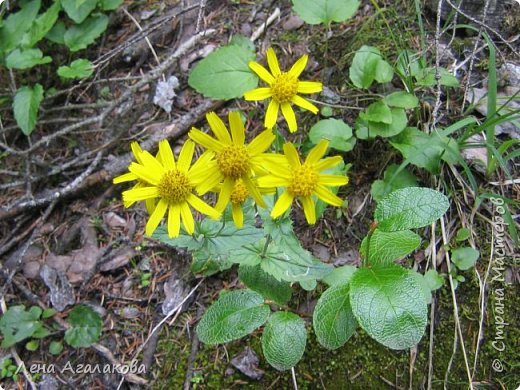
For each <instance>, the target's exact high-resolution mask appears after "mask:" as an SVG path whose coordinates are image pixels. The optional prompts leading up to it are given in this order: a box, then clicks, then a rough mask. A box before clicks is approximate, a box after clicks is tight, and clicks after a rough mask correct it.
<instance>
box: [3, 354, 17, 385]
mask: <svg viewBox="0 0 520 390" xmlns="http://www.w3.org/2000/svg"><path fill="white" fill-rule="evenodd" d="M21 368H22V367H21V366H19V367H17V366H16V364H14V362H13V361H12V360H11V359H10V358H4V359H3V360H2V362H1V364H0V379H4V378H11V379H12V380H13V381H14V382H16V381H18V373H19V372H20V369H21Z"/></svg>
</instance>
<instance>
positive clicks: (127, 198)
mask: <svg viewBox="0 0 520 390" xmlns="http://www.w3.org/2000/svg"><path fill="white" fill-rule="evenodd" d="M158 197H159V190H158V189H157V187H142V188H132V189H131V190H127V191H124V192H123V201H124V202H139V201H141V200H146V199H152V198H158Z"/></svg>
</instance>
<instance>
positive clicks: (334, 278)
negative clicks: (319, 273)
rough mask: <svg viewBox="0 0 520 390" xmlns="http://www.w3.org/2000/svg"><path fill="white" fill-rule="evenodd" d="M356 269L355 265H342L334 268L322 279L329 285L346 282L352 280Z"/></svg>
mask: <svg viewBox="0 0 520 390" xmlns="http://www.w3.org/2000/svg"><path fill="white" fill-rule="evenodd" d="M356 271H357V267H354V266H353V265H342V266H341V267H337V268H334V270H333V271H332V272H331V273H330V274H328V275H325V277H323V278H322V279H321V281H322V282H323V283H326V284H328V285H329V286H336V285H338V284H345V283H348V282H349V281H350V279H351V278H352V275H354V272H356Z"/></svg>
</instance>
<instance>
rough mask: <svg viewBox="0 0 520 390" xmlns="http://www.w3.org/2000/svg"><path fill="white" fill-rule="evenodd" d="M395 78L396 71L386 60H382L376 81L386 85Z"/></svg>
mask: <svg viewBox="0 0 520 390" xmlns="http://www.w3.org/2000/svg"><path fill="white" fill-rule="evenodd" d="M393 77H394V69H393V68H392V65H390V64H389V63H388V62H386V61H385V60H380V61H379V62H378V63H377V66H376V74H375V79H376V80H377V82H378V83H381V84H384V83H389V82H390V81H392V78H393Z"/></svg>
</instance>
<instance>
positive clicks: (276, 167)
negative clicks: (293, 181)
mask: <svg viewBox="0 0 520 390" xmlns="http://www.w3.org/2000/svg"><path fill="white" fill-rule="evenodd" d="M283 157H284V160H280V161H276V160H272V161H271V160H267V159H266V160H264V163H263V166H264V168H266V169H267V170H268V171H269V172H271V173H272V174H273V175H275V176H280V177H283V178H285V179H290V178H291V177H292V174H291V169H290V167H289V161H287V158H286V157H285V156H283Z"/></svg>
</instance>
